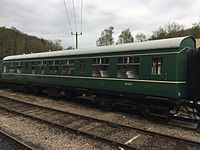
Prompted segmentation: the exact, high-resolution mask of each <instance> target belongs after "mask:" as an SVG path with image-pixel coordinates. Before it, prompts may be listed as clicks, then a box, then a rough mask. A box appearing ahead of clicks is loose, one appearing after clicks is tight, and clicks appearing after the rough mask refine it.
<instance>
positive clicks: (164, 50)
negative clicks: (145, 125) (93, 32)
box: [2, 36, 196, 101]
mask: <svg viewBox="0 0 200 150" xmlns="http://www.w3.org/2000/svg"><path fill="white" fill-rule="evenodd" d="M195 44H196V43H195V39H194V38H193V37H190V36H187V37H179V38H171V39H163V40H155V41H147V42H140V43H131V44H123V45H115V46H103V47H97V48H89V49H80V50H62V51H54V52H44V53H35V54H24V55H16V56H8V57H5V58H4V59H3V73H2V77H3V80H4V81H5V82H6V83H14V82H16V83H20V84H26V85H29V86H32V85H37V86H44V87H48V88H49V87H51V88H54V87H55V88H57V89H64V90H63V91H64V92H65V90H66V89H74V90H83V91H84V90H87V91H89V90H92V91H97V92H106V93H110V94H111V95H112V94H119V95H123V94H125V95H126V94H127V95H137V96H138V95H139V96H143V97H146V98H149V99H151V98H154V99H161V100H162V99H163V100H172V101H176V100H179V99H185V98H186V69H187V51H188V50H189V49H191V48H195ZM50 91H51V90H50Z"/></svg>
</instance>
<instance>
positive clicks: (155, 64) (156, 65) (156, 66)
mask: <svg viewBox="0 0 200 150" xmlns="http://www.w3.org/2000/svg"><path fill="white" fill-rule="evenodd" d="M162 61H163V58H152V69H151V72H152V74H155V75H160V74H161V73H162Z"/></svg>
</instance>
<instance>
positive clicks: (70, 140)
mask: <svg viewBox="0 0 200 150" xmlns="http://www.w3.org/2000/svg"><path fill="white" fill-rule="evenodd" d="M0 122H1V124H0V128H1V130H3V131H5V132H7V133H9V134H14V135H15V136H16V137H17V138H19V139H22V140H23V141H25V143H29V144H30V143H31V145H35V147H36V149H46V150H60V149H70V150H98V149H99V150H101V149H105V150H111V149H113V148H112V147H110V146H108V145H106V144H102V143H99V142H96V141H93V140H90V139H88V138H85V137H82V136H77V135H75V134H72V133H69V132H67V131H65V132H64V131H62V130H60V129H57V128H54V127H51V126H49V125H46V124H44V123H40V122H37V121H33V120H31V119H29V118H24V117H21V116H16V115H13V114H10V113H6V112H5V111H3V110H0ZM0 149H1V148H0Z"/></svg>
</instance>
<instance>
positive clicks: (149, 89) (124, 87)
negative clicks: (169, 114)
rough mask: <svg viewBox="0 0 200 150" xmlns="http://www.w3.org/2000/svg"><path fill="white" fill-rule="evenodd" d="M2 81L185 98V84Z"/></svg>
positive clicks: (20, 77)
mask: <svg viewBox="0 0 200 150" xmlns="http://www.w3.org/2000/svg"><path fill="white" fill-rule="evenodd" d="M3 79H7V80H12V81H18V82H28V83H30V84H31V83H35V84H47V85H58V86H66V87H78V88H87V89H95V90H105V91H106V90H107V91H114V92H126V93H133V94H141V95H150V96H156V97H168V98H174V99H180V98H184V97H185V89H186V83H184V82H175V81H173V82H172V81H169V82H168V81H154V80H134V79H119V78H97V77H80V76H59V75H36V74H3Z"/></svg>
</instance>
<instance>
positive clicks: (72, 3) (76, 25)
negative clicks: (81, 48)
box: [72, 0, 77, 32]
mask: <svg viewBox="0 0 200 150" xmlns="http://www.w3.org/2000/svg"><path fill="white" fill-rule="evenodd" d="M72 5H73V12H74V23H75V29H76V32H77V25H76V12H75V6H74V0H72Z"/></svg>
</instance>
